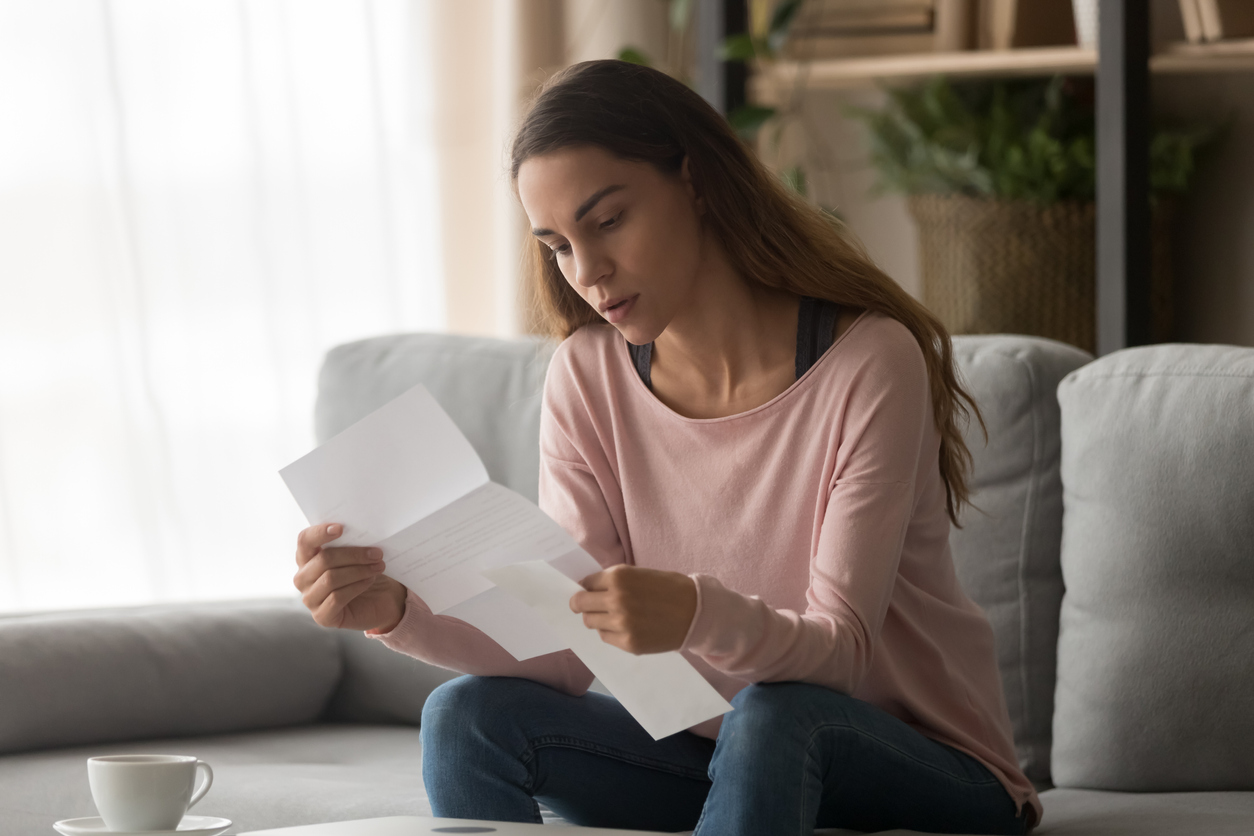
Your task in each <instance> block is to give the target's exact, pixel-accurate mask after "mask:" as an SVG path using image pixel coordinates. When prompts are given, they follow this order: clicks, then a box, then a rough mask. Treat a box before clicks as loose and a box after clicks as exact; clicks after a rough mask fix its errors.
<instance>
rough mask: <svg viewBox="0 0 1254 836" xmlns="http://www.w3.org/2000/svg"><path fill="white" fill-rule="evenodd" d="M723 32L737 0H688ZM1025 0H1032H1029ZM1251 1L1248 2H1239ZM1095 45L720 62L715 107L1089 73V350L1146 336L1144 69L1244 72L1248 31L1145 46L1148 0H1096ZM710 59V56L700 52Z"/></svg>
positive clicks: (735, 18) (742, 8) (1249, 57)
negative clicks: (913, 84) (900, 86)
mask: <svg viewBox="0 0 1254 836" xmlns="http://www.w3.org/2000/svg"><path fill="white" fill-rule="evenodd" d="M695 2H696V3H697V6H698V8H699V9H704V10H705V13H707V14H711V15H714V16H715V17H716V18H717V19H719V20H721V22H722V24H723V31H724V33H725V34H727V35H730V34H732V33H734V32H743V31H745V29H746V23H747V20H748V17H747V3H746V0H695ZM1033 2H1035V0H1033ZM1249 2H1252V3H1254V0H1249ZM1098 17H1099V18H1100V20H1099V26H1098V49H1085V48H1081V47H1076V46H1055V47H1020V48H1014V49H1004V50H996V51H994V50H983V51H981V50H971V51H962V52H932V53H925V54H916V55H887V56H877V57H867V58H846V59H825V60H815V61H810V62H796V61H777V62H773V63H771V64H769V65H768V64H760V65H758V66H756V67H754V68H752V69H751V71H750V72H749V73H748V74H747V77H746V76H745V75H733V74H732V73H733V70H732V67H733V66H736V67H739V66H743V65H739V64H736V65H733V64H724V73H725V75H724V78H725V79H726V86H725V87H724V89H723V91H722V93H723V95H722V97H721V99H722V104H723V106H724V108H725V111H724V112H729V111H730V110H732V109H733V108H734V107H735V106H736V105H737V104H740V103H743V102H745V101H746V100H748V101H752V102H755V103H760V104H766V105H772V104H781V103H783V102H784V101H786V100H787V98H786V97H789V96H791V95H792V94H793V93H794V92H796V91H798V90H807V91H809V90H840V89H848V88H856V87H866V86H871V85H875V84H879V83H882V82H889V83H891V82H894V81H911V80H917V79H921V78H925V77H927V76H931V75H936V74H944V75H948V76H952V77H955V78H964V77H965V78H980V77H984V78H993V77H1014V76H1019V77H1030V76H1049V75H1054V74H1056V73H1061V74H1071V75H1093V76H1094V77H1095V79H1096V82H1097V83H1096V89H1097V101H1098V108H1097V156H1098V159H1099V160H1100V161H1101V163H1100V165H1099V166H1098V182H1097V238H1098V240H1097V343H1098V345H1097V350H1098V354H1107V353H1110V352H1112V351H1116V350H1118V349H1121V348H1125V347H1128V346H1134V345H1143V344H1145V343H1148V342H1150V305H1149V298H1150V282H1149V272H1150V271H1149V267H1150V265H1149V245H1148V242H1149V240H1150V237H1149V236H1150V211H1149V177H1148V171H1149V136H1150V99H1149V84H1150V76H1151V74H1157V75H1162V74H1182V75H1184V74H1203V73H1230V72H1251V71H1254V38H1248V39H1245V40H1227V41H1217V42H1212V43H1196V44H1174V45H1171V46H1169V47H1167V48H1166V49H1163V50H1162V51H1160V52H1158V53H1157V54H1154V55H1151V54H1150V35H1149V23H1150V8H1149V0H1099V2H1098ZM708 57H709V58H710V60H711V61H713V60H715V59H714V58H713V55H712V54H711V55H710V56H708Z"/></svg>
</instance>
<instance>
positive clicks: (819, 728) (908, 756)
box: [806, 723, 1001, 787]
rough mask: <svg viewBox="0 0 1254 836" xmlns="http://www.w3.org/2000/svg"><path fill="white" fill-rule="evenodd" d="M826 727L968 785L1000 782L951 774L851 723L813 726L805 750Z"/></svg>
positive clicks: (976, 785)
mask: <svg viewBox="0 0 1254 836" xmlns="http://www.w3.org/2000/svg"><path fill="white" fill-rule="evenodd" d="M826 729H848V730H850V731H853V732H856V733H857V734H858V735H859V736H860V737H864V738H867V739H868V740H874V741H875V742H876V743H878V744H880V745H881V746H883V747H884V748H886V749H891V750H893V751H894V752H896V753H897V754H898V755H901V756H902V757H903V758H906V759H907V760H911V761H914V762H915V763H917V764H918V765H919V766H922V767H925V768H926V769H930V770H931V771H933V772H936V773H939V774H941V775H944V776H945V777H946V778H950V779H952V780H955V781H958V782H960V783H963V784H969V785H971V786H973V787H986V786H988V785H990V784H1000V783H1001V782H1000V781H998V780H997V777H996V776H995V775H992V774H991V773H990V774H989V777H988V778H986V779H983V780H980V781H972V780H971V779H969V778H965V777H960V776H957V775H954V774H952V773H950V772H947V771H945V770H944V769H941V768H940V767H938V766H936V765H935V764H931V763H928V762H927V761H924V760H920V759H919V758H916V757H915V756H914V755H912V754H910V753H909V752H906V751H903V750H901V749H899V748H897V747H896V746H894V745H893V744H891V743H889V742H887V741H885V740H881V739H880V738H878V737H876V736H875V735H872V734H868V733H867V732H865V731H863V730H862V729H860V728H858V727H857V726H855V725H852V724H850V723H823V724H821V725H819V726H817V727H816V728H815V729H814V730H813V731H812V732H810V740H809V742H808V743H807V744H806V751H807V752H809V751H810V750H811V749H812V748H813V747H814V738H815V736H816V735H818V733H819V732H821V731H824V730H826ZM932 742H933V743H936V745H938V746H943V745H944V744H942V743H938V742H937V741H935V740H933V741H932ZM946 748H948V747H946ZM954 751H957V750H954ZM968 757H971V756H970V755H968ZM981 766H983V764H981ZM985 769H986V770H987V769H988V767H985Z"/></svg>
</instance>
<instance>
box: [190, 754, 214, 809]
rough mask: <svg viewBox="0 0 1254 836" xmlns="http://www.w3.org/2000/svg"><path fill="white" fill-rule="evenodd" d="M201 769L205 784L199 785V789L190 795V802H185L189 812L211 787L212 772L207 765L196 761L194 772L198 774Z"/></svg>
mask: <svg viewBox="0 0 1254 836" xmlns="http://www.w3.org/2000/svg"><path fill="white" fill-rule="evenodd" d="M202 769H203V770H204V771H205V782H204V783H203V784H201V785H200V789H198V790H196V791H195V792H194V793H192V800H191V801H189V802H187V809H189V810H190V809H192V808H193V807H195V806H196V802H197V801H199V800H200V799H202V798H204V797H205V793H207V792H209V788H210V787H211V786H213V770H212V769H210V768H209V764H207V763H205V762H204V761H201V760H198V761H196V771H197V772H199V771H200V770H202Z"/></svg>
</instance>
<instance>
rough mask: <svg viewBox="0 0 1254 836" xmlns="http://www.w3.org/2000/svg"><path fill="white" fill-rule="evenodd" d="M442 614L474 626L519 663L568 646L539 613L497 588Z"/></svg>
mask: <svg viewBox="0 0 1254 836" xmlns="http://www.w3.org/2000/svg"><path fill="white" fill-rule="evenodd" d="M441 615H451V616H453V618H460V619H461V620H462V621H465V622H466V623H467V624H473V625H474V626H475V627H478V628H479V629H480V630H482V631H483V632H485V633H487V634H488V635H489V636H491V637H492V638H493V639H495V640H496V643H497V644H499V645H500V646H501V647H503V648H505V650H506V651H508V652H509V654H510V655H511V656H513V657H514V658H515V659H517V660H518V661H520V662H521V661H523V660H524V659H530V658H531V657H533V656H543V655H544V654H546V653H556V652H557V651H559V650H565V649H566V647H567V645H566V642H564V641H562V640H561V639H560V638H558V636H557V634H556V633H554V632H553V630H552V629H550V628H549V625H548V624H547V623H545V621H544V619H542V618H540V615H539V613H537V612H536V611H535V610H533V609H532V608H531V607H529V606H527V605H526V604H524V603H523V602H522V601H519V600H518V599H517V598H515V597H514V596H512V595H510V594H509V593H508V592H506V591H505V590H503V589H501V588H500V587H497V586H494V587H492V588H491V589H489V590H488V591H487V592H480V593H479V594H478V595H476V596H475V597H473V598H467V599H466V600H465V601H462V602H461V603H460V604H456V605H454V606H452V607H449V608H448V609H447V610H445V611H444V612H443V613H441Z"/></svg>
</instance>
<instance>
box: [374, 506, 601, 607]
mask: <svg viewBox="0 0 1254 836" xmlns="http://www.w3.org/2000/svg"><path fill="white" fill-rule="evenodd" d="M378 546H379V548H381V549H383V559H384V561H385V562H386V563H387V566H388V569H387V574H388V576H389V577H393V578H396V579H397V580H398V581H400V582H401V583H403V584H405V586H407V587H409V588H410V589H412V590H413V591H414V592H416V593H417V594H418V597H420V598H422V600H424V601H426V602H427V606H429V607H430V608H431V611H432V612H435V613H441V612H444V611H445V610H446V609H448V608H449V607H452V606H455V605H457V604H460V603H461V602H463V601H465V600H467V599H469V598H473V597H474V596H476V595H478V594H479V593H481V592H486V591H487V590H489V589H491V588H492V583H491V582H490V581H488V580H487V579H486V578H484V577H483V575H482V574H481V572H482V570H484V569H487V568H490V567H492V566H500V565H503V564H506V563H515V562H517V561H523V560H552V559H554V558H557V557H561V556H562V555H564V554H567V553H568V552H570V551H572V550H576V549H578V548H579V546H578V545H577V544H576V543H575V541H574V540H573V539H572V538H571V536H570V535H569V534H567V533H566V530H565V529H564V528H562V527H561V526H560V525H558V524H557V523H555V522H554V521H553V518H552V517H550V516H549V515H548V514H546V513H544V512H543V511H541V510H540V509H539V508H537V507H536V506H535V505H533V504H532V503H531V502H530V501H528V500H527V499H526V497H523V496H521V495H519V494H516V493H514V492H513V491H511V490H510V489H509V488H506V487H504V486H502V485H498V484H496V483H495V482H487V483H485V484H483V485H480V486H479V487H477V488H475V489H474V490H472V491H471V492H470V493H468V494H466V495H465V496H463V497H460V498H459V499H456V500H454V501H453V502H450V503H449V504H448V505H445V506H444V507H443V508H441V509H439V510H438V511H436V512H435V513H433V514H430V515H429V516H427V517H426V518H424V519H421V520H418V521H417V522H416V523H414V524H413V525H410V526H409V527H407V528H405V529H404V530H403V531H400V532H398V533H396V534H394V535H392V536H391V537H389V538H387V539H386V540H383V541H381V542H380V543H378ZM593 565H594V566H597V564H596V562H595V561H593ZM599 568H600V566H597V568H596V569H593V570H592V571H594V572H595V571H597V569H599ZM585 574H588V573H585Z"/></svg>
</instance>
